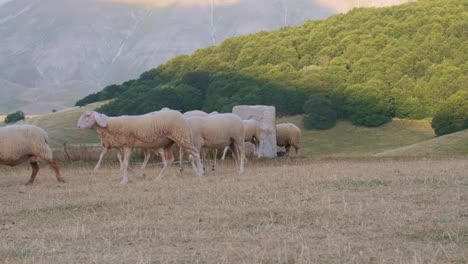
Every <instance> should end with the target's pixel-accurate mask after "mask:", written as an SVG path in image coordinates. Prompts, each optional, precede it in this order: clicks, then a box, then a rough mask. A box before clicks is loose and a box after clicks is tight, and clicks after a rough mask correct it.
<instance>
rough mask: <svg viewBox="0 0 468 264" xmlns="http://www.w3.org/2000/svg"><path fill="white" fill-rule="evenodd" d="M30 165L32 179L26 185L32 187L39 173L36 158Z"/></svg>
mask: <svg viewBox="0 0 468 264" xmlns="http://www.w3.org/2000/svg"><path fill="white" fill-rule="evenodd" d="M29 164H31V168H32V173H31V177H29V181H28V182H27V183H26V185H27V186H29V185H32V184H33V183H34V179H36V175H37V172H38V171H39V165H37V159H36V158H33V159H31V161H30V162H29Z"/></svg>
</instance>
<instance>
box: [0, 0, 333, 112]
mask: <svg viewBox="0 0 468 264" xmlns="http://www.w3.org/2000/svg"><path fill="white" fill-rule="evenodd" d="M332 2H333V1H332ZM155 3H164V4H155ZM330 3H331V2H328V4H329V5H327V1H317V0H315V1H314V0H229V1H227V0H224V1H222V0H211V1H210V0H207V1H190V0H183V1H182V0H180V1H177V0H172V1H168V0H166V1H163V0H153V1H151V0H149V1H129V0H128V1H125V0H79V1H77V0H0V92H1V94H2V96H0V113H8V112H11V111H15V110H18V109H21V110H23V111H25V112H26V113H28V114H37V113H45V112H50V111H51V110H52V109H57V110H59V109H61V108H64V107H67V106H70V105H72V104H73V103H74V102H75V101H76V100H77V99H78V98H81V97H83V96H84V95H87V94H89V93H91V92H94V91H97V90H100V89H102V87H103V86H105V85H108V84H111V83H120V82H123V81H125V80H128V79H131V78H136V77H138V75H139V74H140V73H141V72H143V71H145V70H148V69H150V68H153V67H155V66H157V65H159V64H161V63H164V62H165V61H167V60H168V59H170V58H172V57H174V56H175V55H177V54H189V53H191V52H193V51H194V50H196V49H198V48H202V47H207V46H210V45H214V44H218V43H220V42H221V41H222V40H224V39H226V38H228V37H232V36H235V35H243V34H249V33H253V32H256V31H260V30H273V29H277V28H280V27H284V26H290V25H297V24H302V23H303V22H305V21H306V20H309V19H322V18H325V17H328V16H330V15H331V14H334V13H336V12H338V10H339V9H337V8H336V6H333V3H331V5H330ZM335 4H336V3H335Z"/></svg>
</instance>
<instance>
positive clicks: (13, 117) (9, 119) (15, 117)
mask: <svg viewBox="0 0 468 264" xmlns="http://www.w3.org/2000/svg"><path fill="white" fill-rule="evenodd" d="M24 119H25V116H24V112H23V111H21V110H18V111H16V112H14V113H10V114H8V115H7V116H6V117H5V120H4V122H5V124H11V123H15V122H18V121H20V120H24Z"/></svg>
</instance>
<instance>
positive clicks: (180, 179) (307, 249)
mask: <svg viewBox="0 0 468 264" xmlns="http://www.w3.org/2000/svg"><path fill="white" fill-rule="evenodd" d="M93 165H94V164H89V165H86V164H85V165H80V166H78V165H69V166H66V167H65V166H64V168H63V170H62V171H63V175H64V176H65V179H66V180H67V183H66V184H65V185H59V184H57V183H56V181H55V178H54V177H53V176H52V172H51V171H50V170H48V169H44V170H41V171H40V172H39V173H40V174H39V176H38V178H37V181H36V183H35V185H34V186H33V187H31V188H29V187H24V186H22V185H21V184H22V183H24V182H26V180H27V178H28V174H29V173H30V170H29V169H28V168H27V166H20V167H17V168H7V167H0V175H1V177H0V201H1V203H0V262H3V263H467V261H468V161H467V160H464V159H460V158H445V159H406V160H403V159H400V160H398V159H306V160H287V159H278V160H272V161H257V162H254V161H251V162H249V164H248V167H247V172H246V173H245V174H244V175H241V176H239V175H238V174H237V173H236V170H235V167H234V166H233V165H232V164H229V162H228V161H226V163H222V164H221V165H220V167H219V171H218V172H216V173H214V172H209V173H208V175H206V176H204V177H197V176H195V175H194V173H193V172H192V171H191V170H186V171H185V172H184V174H183V175H179V174H178V172H177V171H176V168H175V167H172V168H171V170H170V171H169V173H168V175H167V176H166V177H165V178H163V179H162V180H159V181H157V180H155V179H154V175H155V174H156V173H157V171H158V170H159V168H157V166H156V165H152V167H150V168H149V170H148V172H149V173H148V174H150V175H151V176H148V177H146V178H143V177H142V176H141V172H140V171H139V170H138V169H134V171H133V173H132V174H131V175H130V179H131V183H129V184H128V185H127V186H119V184H118V182H119V180H120V175H119V174H120V173H119V171H118V169H116V168H117V167H118V165H115V164H114V165H108V166H106V167H105V168H103V169H102V170H101V171H99V172H93V171H92V167H93Z"/></svg>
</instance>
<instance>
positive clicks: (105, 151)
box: [94, 147, 122, 171]
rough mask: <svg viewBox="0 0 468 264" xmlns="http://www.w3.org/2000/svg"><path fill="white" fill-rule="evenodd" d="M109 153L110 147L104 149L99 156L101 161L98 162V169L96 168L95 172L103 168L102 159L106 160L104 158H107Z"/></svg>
mask: <svg viewBox="0 0 468 264" xmlns="http://www.w3.org/2000/svg"><path fill="white" fill-rule="evenodd" d="M107 151H109V148H108V147H104V148H103V149H102V152H101V155H99V161H98V163H97V164H96V167H94V170H95V171H96V170H98V169H99V167H101V162H102V159H104V156H106V154H107ZM120 164H122V162H120Z"/></svg>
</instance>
